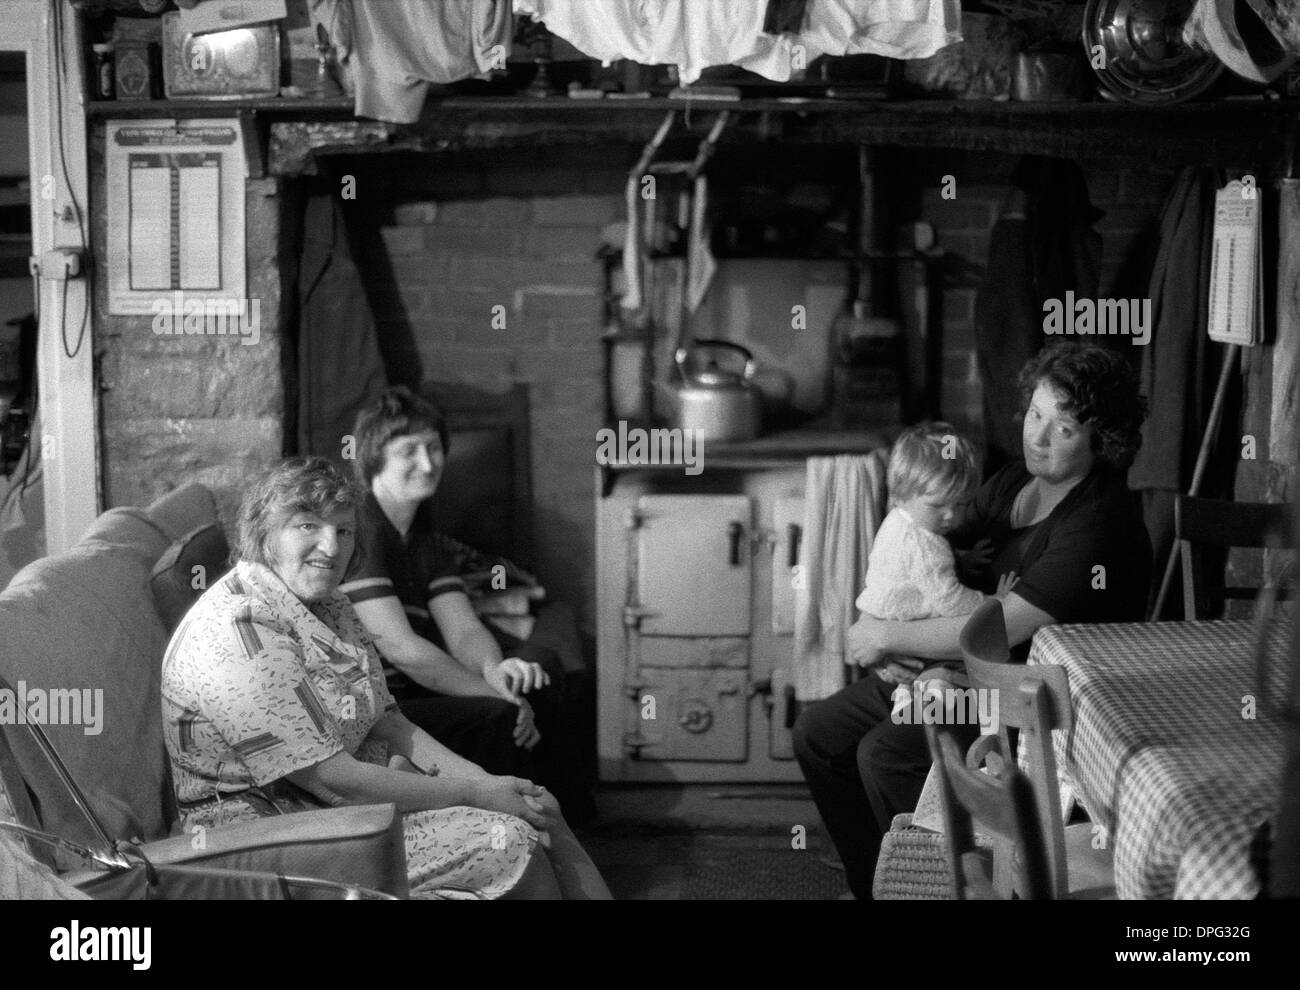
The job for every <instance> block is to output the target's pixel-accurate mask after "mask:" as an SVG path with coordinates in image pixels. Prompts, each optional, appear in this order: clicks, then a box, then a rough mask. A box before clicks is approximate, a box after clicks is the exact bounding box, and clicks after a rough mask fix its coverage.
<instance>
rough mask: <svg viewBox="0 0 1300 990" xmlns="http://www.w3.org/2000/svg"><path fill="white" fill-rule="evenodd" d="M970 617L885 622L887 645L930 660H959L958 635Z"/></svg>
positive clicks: (885, 641) (959, 616) (893, 649)
mask: <svg viewBox="0 0 1300 990" xmlns="http://www.w3.org/2000/svg"><path fill="white" fill-rule="evenodd" d="M969 618H970V616H968V615H954V616H945V617H942V618H938V619H912V620H910V621H907V622H884V623H882V624H881V625H882V628H883V632H884V637H883V638H884V643H883V644H882V645H883V647H884V649H886V650H888V651H889V652H890V653H906V654H909V655H911V656H917V657H924V658H926V659H927V660H960V659H961V647H960V646H958V645H957V637H958V636H959V635H960V634H961V631H962V627H963V626H965V625H966V621H967V620H968V619H969Z"/></svg>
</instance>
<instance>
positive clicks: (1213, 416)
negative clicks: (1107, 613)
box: [1151, 344, 1241, 622]
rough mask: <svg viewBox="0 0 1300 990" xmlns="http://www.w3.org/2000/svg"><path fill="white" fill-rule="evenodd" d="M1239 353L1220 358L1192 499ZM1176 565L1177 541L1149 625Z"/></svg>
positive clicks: (1233, 349)
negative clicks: (1219, 368) (1221, 362)
mask: <svg viewBox="0 0 1300 990" xmlns="http://www.w3.org/2000/svg"><path fill="white" fill-rule="evenodd" d="M1240 351H1241V345H1240V344H1229V345H1228V350H1227V352H1226V353H1225V354H1224V355H1223V368H1222V369H1221V370H1220V371H1219V384H1218V385H1217V386H1216V387H1215V389H1214V404H1213V405H1211V406H1210V418H1209V420H1208V421H1207V422H1206V424H1205V434H1204V435H1203V436H1202V437H1201V449H1200V451H1199V452H1198V453H1197V455H1196V467H1195V468H1194V469H1193V470H1192V484H1191V488H1190V489H1188V492H1187V494H1188V495H1193V496H1194V495H1196V494H1197V493H1198V492H1199V491H1200V490H1201V478H1202V476H1203V475H1204V474H1205V468H1206V465H1207V464H1208V463H1209V460H1210V448H1211V447H1212V446H1213V445H1214V441H1215V439H1216V437H1217V436H1218V433H1219V420H1220V419H1222V417H1223V401H1224V397H1225V396H1226V395H1227V393H1228V378H1229V376H1230V375H1231V373H1232V368H1233V365H1234V364H1236V362H1237V354H1238V353H1239V352H1240ZM1177 561H1178V540H1177V539H1175V540H1174V541H1173V545H1172V546H1170V548H1169V559H1168V560H1167V561H1166V562H1165V575H1164V577H1163V578H1162V579H1161V581H1160V593H1159V594H1158V595H1156V604H1155V608H1154V609H1152V611H1151V621H1152V622H1155V621H1156V620H1158V619H1159V618H1160V613H1161V612H1162V611H1164V607H1165V598H1166V597H1167V596H1168V594H1169V586H1170V584H1171V583H1172V582H1173V578H1174V566H1175V564H1176V563H1177Z"/></svg>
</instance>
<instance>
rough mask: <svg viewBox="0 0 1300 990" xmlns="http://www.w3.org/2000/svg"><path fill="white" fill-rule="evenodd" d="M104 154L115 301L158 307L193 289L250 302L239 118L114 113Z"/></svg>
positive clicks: (126, 309) (119, 306)
mask: <svg viewBox="0 0 1300 990" xmlns="http://www.w3.org/2000/svg"><path fill="white" fill-rule="evenodd" d="M106 157H107V171H108V182H107V187H108V311H109V312H110V313H114V314H117V315H123V316H126V315H146V314H149V315H153V314H157V313H158V312H159V306H160V305H168V306H170V305H173V304H174V301H175V300H191V299H193V300H203V301H205V302H206V301H214V302H215V301H217V300H222V301H229V302H234V303H242V302H243V301H244V299H245V278H246V272H245V263H244V178H245V174H244V172H245V167H244V147H243V137H242V135H241V133H240V130H239V124H238V122H237V121H234V120H229V119H227V120H188V121H180V122H177V121H109V123H108V126H107V155H106ZM177 293H180V295H179V296H178V295H176V294H177Z"/></svg>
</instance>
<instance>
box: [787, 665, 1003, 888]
mask: <svg viewBox="0 0 1300 990" xmlns="http://www.w3.org/2000/svg"><path fill="white" fill-rule="evenodd" d="M893 690H894V685H892V684H887V683H885V682H884V681H882V680H881V679H880V678H879V677H877V676H876V675H875V674H874V673H869V674H867V676H866V677H864V678H862V679H861V680H860V681H857V682H856V683H854V684H851V685H849V686H848V687H846V688H845V689H844V690H842V691H840V692H838V693H836V694H834V695H832V696H831V697H829V698H827V699H826V700H824V701H818V702H814V703H813V704H811V705H809V706H808V707H807V708H805V709H804V710H803V712H801V713H800V715H799V719H798V721H796V722H795V726H794V752H795V757H796V758H797V759H798V760H799V766H800V767H802V768H803V774H804V777H805V779H806V780H807V781H808V787H809V789H810V790H811V791H812V796H813V801H814V802H816V804H817V810H818V812H819V813H820V814H821V817H822V822H823V823H824V824H825V826H826V830H827V832H829V833H830V837H831V841H832V842H834V843H835V849H836V851H837V852H838V853H839V854H840V859H842V860H843V861H844V870H845V873H846V874H847V877H848V882H849V889H850V890H852V891H853V895H854V896H855V897H857V898H858V899H859V900H868V899H870V897H871V881H872V878H873V877H874V876H875V872H876V859H877V857H878V856H879V855H880V840H881V838H882V837H883V836H884V834H885V832H887V831H888V830H889V825H890V822H892V821H893V818H894V816H895V815H897V814H901V813H903V812H910V811H913V810H914V809H915V808H916V801H917V799H918V798H919V797H920V796H921V788H922V787H923V786H924V784H925V778H926V775H927V774H928V773H929V771H930V750H929V747H928V746H927V744H926V741H925V729H924V727H922V726H919V725H896V724H894V722H893V721H892V720H891V719H890V717H889V713H890V709H891V705H890V695H891V694H892V693H893ZM968 728H969V735H970V738H969V740H966V741H965V743H966V744H969V743H970V742H973V741H974V739H975V736H976V735H978V734H979V727H978V726H969V727H968Z"/></svg>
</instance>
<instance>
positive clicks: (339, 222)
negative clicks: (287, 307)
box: [297, 186, 388, 461]
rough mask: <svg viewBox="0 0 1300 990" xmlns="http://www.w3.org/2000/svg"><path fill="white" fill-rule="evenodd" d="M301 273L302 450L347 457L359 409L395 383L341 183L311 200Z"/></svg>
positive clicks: (306, 214) (305, 219) (306, 211)
mask: <svg viewBox="0 0 1300 990" xmlns="http://www.w3.org/2000/svg"><path fill="white" fill-rule="evenodd" d="M303 212H304V216H303V235H302V253H301V258H300V264H299V274H298V312H299V326H298V376H297V377H298V452H299V453H301V454H320V455H322V456H325V457H330V458H332V459H334V460H336V461H337V460H340V458H341V454H342V450H343V438H344V437H345V436H347V435H348V434H350V433H351V432H352V422H353V419H354V418H355V416H356V414H357V411H358V410H359V409H360V408H361V406H362V405H364V404H365V403H366V402H367V401H368V400H370V399H372V398H374V397H375V396H377V395H378V394H379V393H380V392H382V391H383V390H384V389H385V388H386V387H387V386H388V376H387V375H386V373H385V371H384V363H383V358H382V356H381V353H380V350H379V338H378V333H377V330H376V326H375V319H374V316H373V315H372V314H371V310H370V305H369V303H368V301H367V299H366V293H365V288H364V285H363V282H362V279H361V273H360V272H359V271H358V270H357V265H356V262H355V260H354V257H353V253H352V250H351V247H350V245H349V238H348V233H347V228H346V224H345V218H344V215H343V206H342V204H341V202H340V199H339V193H338V187H337V186H335V187H334V188H333V190H331V191H328V192H320V193H313V194H311V195H309V196H308V198H307V200H306V203H305V204H304V211H303Z"/></svg>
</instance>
